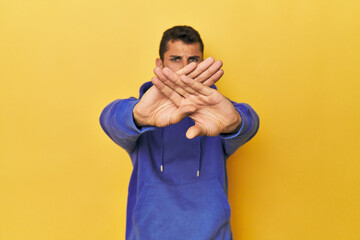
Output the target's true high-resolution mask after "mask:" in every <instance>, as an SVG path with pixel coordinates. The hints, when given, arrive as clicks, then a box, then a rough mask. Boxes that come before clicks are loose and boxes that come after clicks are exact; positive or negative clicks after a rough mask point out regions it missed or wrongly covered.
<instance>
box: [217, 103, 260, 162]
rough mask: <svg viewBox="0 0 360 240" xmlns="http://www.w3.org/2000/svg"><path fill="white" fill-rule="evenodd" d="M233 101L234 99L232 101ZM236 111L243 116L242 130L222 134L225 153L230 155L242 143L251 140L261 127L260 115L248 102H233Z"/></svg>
mask: <svg viewBox="0 0 360 240" xmlns="http://www.w3.org/2000/svg"><path fill="white" fill-rule="evenodd" d="M231 102H232V101H231ZM232 104H233V105H234V107H235V109H236V111H238V112H239V114H240V116H241V120H242V123H241V127H240V130H239V131H238V132H237V133H235V134H220V136H221V137H222V138H223V139H224V141H223V143H224V145H223V147H224V151H225V154H226V155H227V156H230V155H231V154H233V153H234V152H235V151H236V150H237V149H238V148H239V147H240V146H241V145H243V144H245V143H246V142H247V141H249V140H250V139H251V138H252V137H253V136H255V134H256V133H257V131H258V129H259V117H258V115H257V114H256V112H255V111H254V110H253V109H252V108H251V107H250V106H249V105H248V104H246V103H235V102H232Z"/></svg>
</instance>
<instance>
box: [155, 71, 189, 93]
mask: <svg viewBox="0 0 360 240" xmlns="http://www.w3.org/2000/svg"><path fill="white" fill-rule="evenodd" d="M166 69H167V68H166ZM169 70H170V69H169ZM165 72H166V71H165ZM154 73H155V75H156V76H157V77H158V79H159V80H160V81H162V82H163V83H164V84H165V85H167V86H168V87H170V88H171V89H173V90H174V91H176V92H177V93H178V94H180V95H182V96H185V95H186V94H187V92H186V91H185V90H184V89H183V88H181V87H179V86H177V85H176V84H175V83H174V81H175V82H177V81H179V82H181V81H180V79H178V78H179V76H178V75H176V74H175V73H174V72H172V71H171V70H170V72H169V73H168V74H167V75H166V76H165V75H164V73H163V71H162V70H161V69H160V68H158V67H156V68H155V69H154ZM169 78H172V80H170V79H169ZM181 84H182V85H185V84H184V83H181Z"/></svg>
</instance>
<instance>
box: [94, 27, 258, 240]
mask: <svg viewBox="0 0 360 240" xmlns="http://www.w3.org/2000/svg"><path fill="white" fill-rule="evenodd" d="M221 66H222V62H221V61H214V59H213V58H208V59H206V60H205V61H203V42H202V40H201V38H200V35H199V34H198V32H197V31H195V30H194V29H193V28H191V27H188V26H175V27H173V28H171V29H169V30H167V31H165V32H164V35H163V38H162V40H161V43H160V59H156V68H155V69H154V73H155V75H156V77H153V78H152V81H151V82H147V83H145V84H144V85H143V86H142V87H141V88H140V97H139V98H140V100H138V99H136V98H128V99H122V100H116V101H114V102H112V103H110V104H109V105H108V106H107V107H106V108H105V109H104V110H103V112H102V114H101V116H100V123H101V126H102V128H103V129H104V131H105V132H106V134H107V135H108V136H109V137H110V138H111V139H112V140H113V141H114V142H115V143H117V144H118V145H120V146H121V147H123V148H124V149H125V150H126V151H127V152H128V153H129V155H130V157H131V160H132V163H133V167H134V169H133V173H132V175H131V179H130V184H129V195H128V206H127V225H126V239H128V240H134V239H140V240H152V239H154V240H210V239H215V240H220V239H221V240H223V239H226V240H229V239H232V233H231V228H230V205H229V202H228V200H227V172H226V160H227V158H228V157H229V156H230V155H231V154H232V153H234V152H235V151H236V149H237V148H238V147H240V146H241V145H242V144H244V143H245V142H247V141H248V140H250V139H251V138H252V137H253V136H254V135H255V134H256V132H257V130H258V126H259V118H258V116H257V115H256V113H255V112H254V110H253V109H252V108H251V107H250V106H249V105H247V104H244V103H242V104H239V103H235V102H231V101H230V100H228V99H227V98H225V97H224V96H223V95H222V94H221V93H220V92H218V91H217V90H216V88H215V86H213V84H214V83H215V82H217V81H218V80H219V79H220V77H221V76H222V74H223V71H222V70H221V69H220V68H221Z"/></svg>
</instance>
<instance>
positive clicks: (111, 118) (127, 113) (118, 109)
mask: <svg viewBox="0 0 360 240" xmlns="http://www.w3.org/2000/svg"><path fill="white" fill-rule="evenodd" d="M138 102H139V100H138V99H136V98H128V99H122V100H115V101H113V102H112V103H110V104H109V105H107V106H106V107H105V108H104V110H103V111H102V113H101V115H100V125H101V127H102V129H103V130H104V132H105V133H106V134H107V135H108V136H109V137H110V138H111V139H112V140H113V141H114V142H115V143H116V144H118V145H119V146H120V147H122V148H124V149H125V150H126V151H127V152H128V153H129V154H130V153H131V152H132V151H133V150H134V149H135V146H136V141H137V139H138V138H139V137H140V135H141V134H143V133H145V132H147V131H151V130H154V129H155V127H142V128H138V127H137V126H136V125H135V122H134V118H133V109H134V106H135V105H136V104H137V103H138Z"/></svg>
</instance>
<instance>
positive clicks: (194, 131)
mask: <svg viewBox="0 0 360 240" xmlns="http://www.w3.org/2000/svg"><path fill="white" fill-rule="evenodd" d="M200 135H203V134H202V130H201V127H200V126H199V125H196V124H195V125H194V126H192V127H190V128H189V129H188V130H187V131H186V137H187V138H188V139H193V138H194V137H197V136H200Z"/></svg>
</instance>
